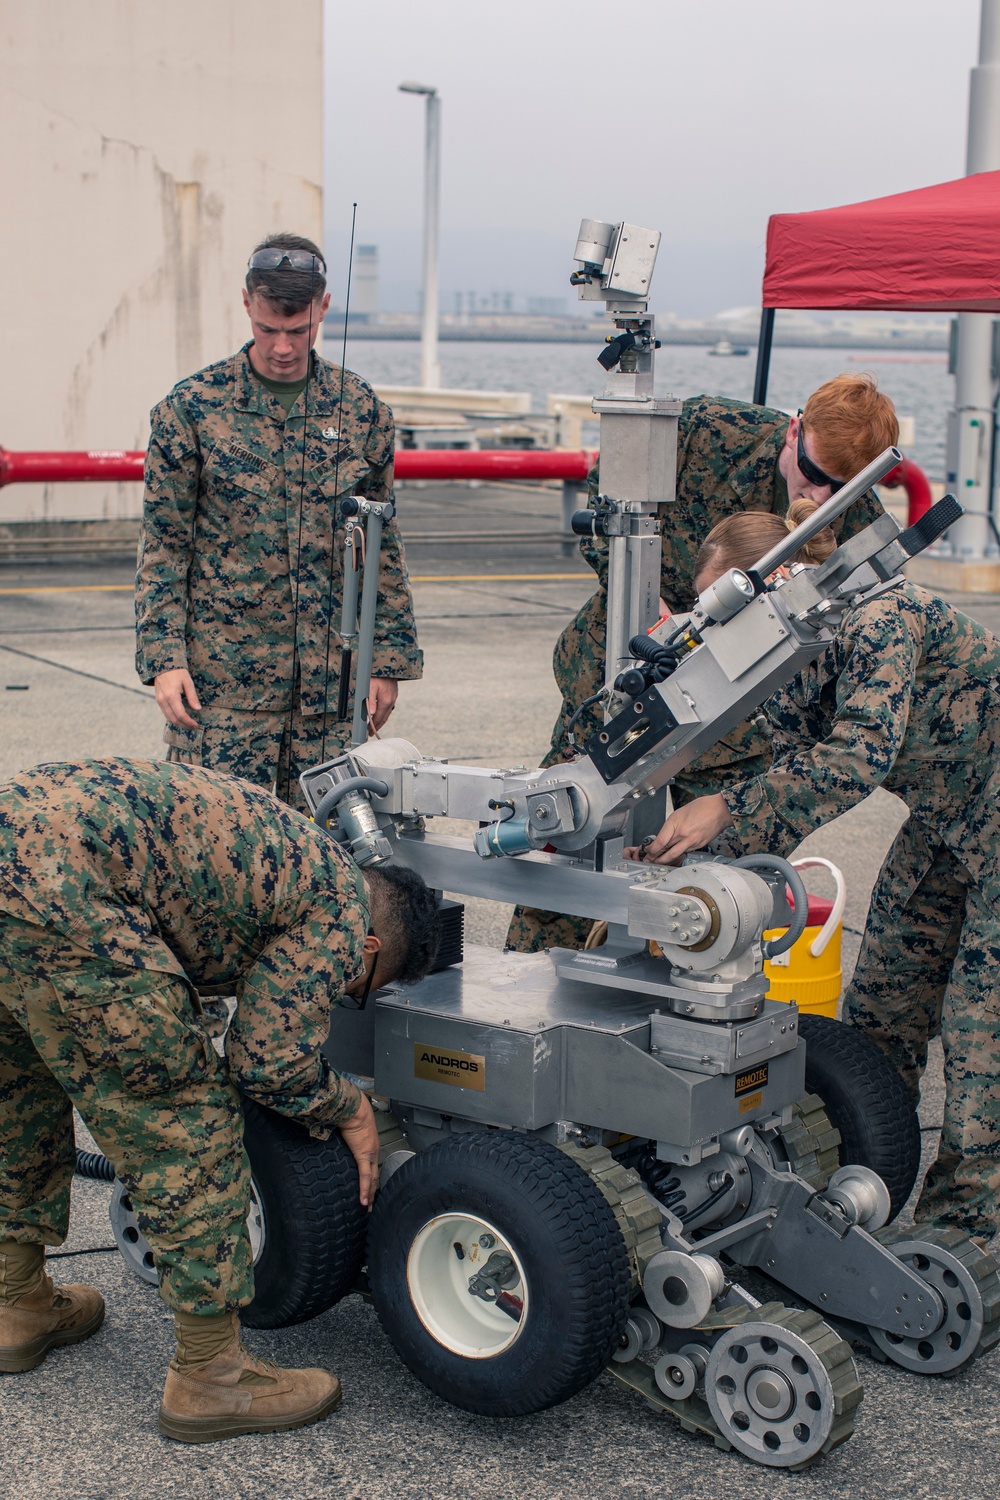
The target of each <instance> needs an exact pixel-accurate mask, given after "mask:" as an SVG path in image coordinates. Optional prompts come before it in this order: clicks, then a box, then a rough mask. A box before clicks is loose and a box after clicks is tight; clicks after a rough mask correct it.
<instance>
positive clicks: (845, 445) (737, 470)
mask: <svg viewBox="0 0 1000 1500" xmlns="http://www.w3.org/2000/svg"><path fill="white" fill-rule="evenodd" d="M898 432H899V426H898V423H897V420H896V413H895V409H894V407H893V404H892V402H891V401H890V400H889V397H888V396H886V395H885V394H884V393H883V392H881V391H880V390H878V387H877V383H876V381H875V378H874V377H873V376H871V375H862V374H845V375H838V376H837V377H836V378H835V379H833V380H829V381H827V382H826V383H825V384H824V385H821V386H820V387H819V389H818V390H815V391H814V392H813V393H812V395H811V396H810V397H809V399H808V401H807V402H806V404H805V407H804V409H803V410H802V411H800V412H799V413H798V414H797V415H795V416H793V417H789V415H788V414H787V412H782V411H775V410H771V409H770V408H768V407H764V406H752V405H750V404H749V403H748V402H746V401H733V400H729V399H727V398H725V397H721V396H693V397H691V398H690V399H689V400H687V401H685V402H684V406H683V409H682V411H681V415H680V419H679V423H678V433H677V491H676V493H677V498H676V501H675V502H674V503H673V504H670V505H663V506H661V507H660V518H661V528H662V529H661V543H662V562H661V571H660V594H661V597H662V600H663V602H664V604H665V606H666V607H667V608H668V609H669V610H671V611H675V610H684V609H687V608H689V607H690V603H691V579H692V578H693V577H694V567H695V559H696V558H697V555H698V549H699V547H700V546H701V544H702V542H703V541H704V540H705V538H706V537H707V536H708V533H709V532H710V531H711V530H712V527H713V526H715V525H717V524H718V522H719V521H722V520H724V519H725V518H726V517H727V516H730V515H737V514H739V513H740V512H742V511H746V510H766V511H773V512H775V513H776V514H778V515H782V516H783V515H785V514H786V513H787V511H788V507H789V505H791V504H792V503H793V501H795V500H799V499H811V500H815V501H817V502H818V503H822V502H823V501H824V500H827V499H829V497H830V495H831V494H833V492H834V490H835V489H839V488H840V487H841V485H842V484H844V483H845V482H846V481H847V480H848V479H852V478H853V477H854V475H855V474H858V473H860V471H861V470H862V469H863V468H864V467H865V465H866V464H868V463H870V462H871V460H872V459H873V458H875V457H876V456H877V455H878V454H879V453H881V452H882V451H883V450H884V449H885V448H887V447H889V446H890V445H892V444H894V443H895V441H896V438H897V436H898ZM589 486H590V491H591V495H592V497H593V496H596V495H597V494H598V493H599V487H600V476H599V469H598V468H596V467H595V469H594V470H593V471H592V472H591V475H590V480H589ZM881 514H882V507H881V505H880V504H879V502H878V500H877V499H876V498H875V496H874V495H873V494H871V493H869V494H868V495H866V496H865V497H864V498H863V499H861V500H859V501H857V502H856V503H855V504H854V505H852V506H851V508H850V510H849V511H848V512H847V514H846V516H844V517H843V518H842V519H841V520H840V521H838V522H837V525H836V528H835V529H836V531H837V534H838V535H839V537H841V538H844V537H848V536H853V535H854V533H855V532H858V531H861V530H863V529H864V527H865V526H868V525H870V524H871V522H872V521H874V520H875V519H876V517H877V516H880V515H881ZM580 551H581V553H582V554H583V556H584V558H585V560H586V562H587V563H588V564H589V566H590V567H592V568H593V569H594V571H595V573H596V574H597V578H598V588H597V591H596V593H594V594H593V595H592V597H591V598H590V599H588V601H587V603H586V604H585V605H584V606H583V608H582V609H581V610H580V611H579V612H578V613H577V615H576V616H575V617H574V619H572V620H571V621H570V623H569V624H568V625H567V626H566V629H565V630H564V631H563V633H562V635H561V636H560V637H559V640H558V642H557V643H556V648H555V653H554V655H553V660H552V666H553V671H554V673H555V678H556V682H557V683H558V684H559V688H560V691H561V692H562V695H563V704H562V708H561V710H560V713H559V717H558V719H557V720H556V723H555V727H554V729H553V731H552V743H551V747H550V749H549V752H548V754H547V756H546V757H545V760H544V761H543V762H542V764H543V765H546V766H548V765H556V764H557V763H558V762H559V761H561V760H567V759H569V758H570V757H571V756H573V755H574V754H576V753H577V749H578V747H579V746H581V745H583V744H584V743H585V742H586V740H587V739H588V738H589V737H590V735H591V734H593V733H594V732H595V731H596V730H597V729H599V728H600V725H601V722H602V714H601V710H600V708H599V707H598V706H597V705H596V704H594V705H591V706H590V707H589V708H586V709H584V711H583V713H581V714H580V716H579V718H578V719H577V721H576V724H575V726H574V727H573V731H572V735H571V729H570V725H571V720H572V719H573V717H574V715H575V714H576V711H577V709H578V708H579V706H580V705H581V704H583V703H585V702H586V700H587V699H588V698H590V697H591V696H592V695H593V694H595V693H596V692H597V691H598V690H599V688H600V687H601V686H602V684H603V682H604V644H605V635H606V631H607V594H606V589H607V575H608V544H607V541H606V540H605V539H603V538H601V537H585V538H584V540H583V541H582V542H581V543H580ZM769 759H770V750H769V745H768V741H767V739H766V737H765V735H764V733H763V731H762V730H761V728H760V726H759V723H758V721H757V720H756V719H753V720H748V721H746V722H745V723H743V724H741V725H740V726H739V727H738V728H737V729H735V730H733V731H732V732H731V733H730V734H728V735H726V737H725V738H724V739H723V740H721V741H720V742H719V743H718V744H717V745H715V746H713V748H712V749H711V750H710V751H708V752H707V753H706V754H705V755H702V756H700V757H699V759H698V760H696V761H694V762H692V764H691V765H690V766H688V767H686V768H685V770H684V771H683V772H682V773H681V774H680V775H679V776H678V777H677V780H676V784H675V787H674V788H673V789H672V790H673V792H674V795H675V798H676V800H678V801H684V800H686V799H687V798H688V797H695V796H699V795H701V794H703V793H706V792H711V791H716V790H718V788H719V787H720V786H721V785H724V784H725V783H726V782H727V781H728V780H733V779H735V778H738V779H743V778H744V777H746V776H750V775H759V774H761V773H763V772H764V771H766V769H767V766H768V763H769ZM591 925H592V924H591V923H590V922H589V921H588V920H586V919H584V918H581V917H566V916H557V915H556V914H555V913H552V912H543V911H538V910H535V909H534V908H528V907H517V908H516V909H515V912H514V917H513V920H512V922H511V925H510V929H509V931H508V934H507V945H508V947H511V948H516V949H519V950H520V951H521V952H529V953H530V952H538V951H540V950H541V949H543V948H550V947H554V946H558V947H563V948H580V947H582V946H583V944H584V942H585V941H586V938H587V936H588V934H589V932H590V928H591Z"/></svg>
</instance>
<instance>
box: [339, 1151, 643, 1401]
mask: <svg viewBox="0 0 1000 1500" xmlns="http://www.w3.org/2000/svg"><path fill="white" fill-rule="evenodd" d="M368 1274H369V1279H370V1282H371V1289H372V1298H373V1300H374V1302H375V1307H376V1309H377V1311H378V1315H379V1319H380V1321H381V1323H382V1326H383V1328H384V1329H385V1331H386V1333H387V1334H388V1336H389V1339H390V1340H391V1342H392V1343H393V1345H394V1347H395V1349H396V1351H397V1353H398V1354H399V1355H400V1357H401V1358H402V1359H403V1361H404V1362H405V1363H406V1364H407V1365H408V1366H409V1368H410V1369H411V1370H412V1371H413V1373H414V1374H415V1375H416V1376H417V1377H418V1378H419V1379H420V1380H421V1381H423V1383H424V1384H425V1385H426V1386H428V1388H429V1389H430V1390H432V1391H434V1392H435V1394H437V1395H438V1396H441V1397H442V1398H443V1399H444V1400H446V1401H448V1402H450V1403H451V1404H452V1405H454V1406H460V1407H463V1408H464V1409H465V1410H467V1411H474V1412H479V1413H482V1414H485V1415H489V1416H496V1417H509V1416H522V1415H525V1414H527V1413H529V1412H535V1411H541V1410H542V1409H544V1408H545V1407H549V1406H554V1405H556V1404H557V1403H558V1402H560V1401H565V1400H567V1399H568V1398H569V1397H570V1396H572V1395H574V1394H575V1393H576V1392H577V1391H579V1390H582V1389H583V1387H584V1386H586V1385H588V1384H589V1383H590V1382H591V1381H592V1380H593V1379H595V1378H596V1376H597V1375H599V1374H600V1372H601V1371H602V1370H603V1369H604V1367H605V1366H606V1365H607V1364H608V1362H609V1361H610V1360H611V1358H612V1356H613V1355H614V1352H615V1349H616V1348H617V1346H618V1341H619V1339H620V1338H621V1336H622V1334H623V1332H624V1329H625V1325H626V1322H627V1319H628V1312H629V1284H630V1283H629V1263H628V1253H627V1250H626V1247H625V1241H624V1238H623V1236H622V1233H621V1229H620V1228H619V1225H618V1222H617V1220H616V1219H615V1215H614V1213H613V1211H612V1209H611V1207H610V1206H609V1204H608V1202H607V1200H606V1199H605V1197H604V1196H603V1194H602V1193H601V1191H600V1189H599V1188H598V1187H597V1186H596V1185H595V1184H594V1182H593V1181H592V1180H591V1179H590V1178H589V1177H588V1176H587V1174H586V1173H585V1172H584V1171H582V1170H581V1168H580V1167H578V1166H577V1165H576V1164H575V1163H574V1162H573V1161H571V1160H570V1159H569V1158H568V1157H567V1156H566V1155H565V1153H564V1152H561V1151H559V1150H557V1149H556V1148H555V1147H554V1146H550V1145H548V1144H547V1143H546V1142H544V1141H539V1140H536V1139H534V1138H532V1137H529V1136H525V1135H520V1134H515V1133H513V1132H508V1131H503V1132H500V1131H488V1132H481V1133H480V1132H476V1133H473V1134H464V1133H463V1134H456V1135H453V1136H450V1137H449V1138H448V1139H447V1140H444V1141H441V1142H439V1143H436V1144H435V1145H433V1146H430V1147H428V1149H427V1150H425V1151H421V1152H419V1153H418V1154H417V1155H416V1156H415V1157H412V1158H411V1159H410V1160H409V1161H406V1162H404V1163H403V1164H402V1165H401V1166H400V1167H399V1169H398V1171H396V1173H395V1174H394V1175H393V1176H392V1177H391V1178H390V1180H389V1182H388V1183H387V1184H386V1186H385V1188H384V1189H383V1191H382V1192H380V1193H379V1195H378V1198H377V1199H376V1201H375V1208H374V1210H373V1212H372V1218H371V1226H370V1231H369V1258H368Z"/></svg>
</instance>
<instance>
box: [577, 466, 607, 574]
mask: <svg viewBox="0 0 1000 1500" xmlns="http://www.w3.org/2000/svg"><path fill="white" fill-rule="evenodd" d="M600 493H601V461H600V459H598V461H597V463H596V464H594V466H593V468H592V469H591V470H590V473H589V474H588V475H587V505H588V507H589V508H590V509H591V510H594V509H595V505H594V502H595V500H596V499H597V497H598V495H599V494H600ZM580 556H581V557H582V558H583V560H584V562H585V563H586V564H587V567H588V568H593V570H594V572H595V573H596V574H597V577H598V579H599V581H600V585H601V588H602V589H607V586H608V544H607V540H606V539H605V538H604V537H602V536H585V537H583V538H582V539H581V541H580Z"/></svg>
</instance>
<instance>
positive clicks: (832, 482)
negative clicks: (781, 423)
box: [795, 412, 845, 495]
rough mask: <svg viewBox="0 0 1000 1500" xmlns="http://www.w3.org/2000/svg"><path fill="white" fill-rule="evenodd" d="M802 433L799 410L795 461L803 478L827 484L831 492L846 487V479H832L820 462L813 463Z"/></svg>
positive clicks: (811, 481)
mask: <svg viewBox="0 0 1000 1500" xmlns="http://www.w3.org/2000/svg"><path fill="white" fill-rule="evenodd" d="M802 433H803V429H802V413H801V412H799V447H798V455H797V457H796V460H795V461H796V463H797V464H798V466H799V469H800V471H801V474H802V477H803V479H807V480H808V481H809V483H810V484H817V485H827V486H829V489H830V493H831V494H833V495H835V494H836V493H837V491H838V490H842V489H843V488H844V484H845V481H844V480H843V479H831V478H830V476H829V474H824V473H823V470H822V469H821V468H820V466H819V464H814V463H813V461H812V459H811V458H810V457H809V455H808V453H807V452H806V445H805V439H804V438H803V435H802Z"/></svg>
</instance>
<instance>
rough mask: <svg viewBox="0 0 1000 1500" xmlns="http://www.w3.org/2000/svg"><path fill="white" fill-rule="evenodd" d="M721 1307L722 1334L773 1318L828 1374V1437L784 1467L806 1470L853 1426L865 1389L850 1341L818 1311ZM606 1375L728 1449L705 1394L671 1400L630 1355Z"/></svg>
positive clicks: (771, 1304)
mask: <svg viewBox="0 0 1000 1500" xmlns="http://www.w3.org/2000/svg"><path fill="white" fill-rule="evenodd" d="M724 1312H725V1315H726V1316H725V1321H724V1323H722V1322H720V1323H719V1326H718V1328H717V1329H716V1330H714V1331H716V1332H719V1333H721V1332H722V1330H723V1327H724V1326H725V1327H730V1328H732V1327H736V1326H738V1325H739V1324H740V1323H777V1324H779V1325H780V1326H781V1327H782V1328H787V1329H788V1330H789V1331H790V1332H792V1333H797V1334H798V1335H799V1337H800V1338H802V1339H805V1341H806V1343H807V1344H809V1346H810V1347H811V1348H812V1350H813V1352H814V1353H815V1354H816V1355H817V1356H818V1357H819V1359H820V1360H821V1361H822V1364H823V1366H824V1368H825V1369H826V1372H827V1374H828V1375H829V1377H830V1383H831V1385H832V1386H833V1412H834V1418H833V1425H832V1427H831V1428H830V1432H829V1434H828V1436H827V1439H826V1442H825V1443H824V1444H823V1446H822V1448H821V1449H820V1450H819V1451H818V1452H817V1453H816V1454H815V1455H814V1456H813V1457H812V1458H810V1459H808V1460H807V1461H806V1462H805V1463H801V1464H792V1465H791V1466H790V1467H789V1468H788V1469H787V1470H785V1472H786V1473H789V1474H795V1473H799V1472H801V1471H802V1470H803V1469H809V1468H811V1467H812V1466H813V1464H816V1463H818V1462H819V1460H820V1459H821V1458H822V1457H823V1456H824V1454H826V1453H831V1452H832V1451H833V1449H834V1448H839V1447H840V1445H841V1443H846V1442H847V1439H848V1438H849V1437H850V1436H851V1434H852V1433H853V1431H854V1413H855V1411H856V1410H857V1408H858V1406H859V1405H860V1403H861V1400H862V1398H863V1396H864V1388H863V1386H862V1385H861V1383H860V1381H859V1380H858V1377H857V1372H856V1370H855V1368H854V1360H853V1357H852V1355H851V1349H850V1346H849V1345H848V1344H847V1343H845V1342H844V1340H843V1339H842V1338H841V1337H840V1335H839V1334H838V1333H835V1332H834V1330H833V1329H832V1328H831V1327H830V1326H829V1324H827V1323H825V1322H824V1321H823V1319H822V1318H821V1317H820V1316H819V1314H818V1313H815V1312H813V1311H811V1310H808V1311H799V1310H798V1309H795V1308H790V1307H785V1306H784V1305H783V1304H782V1303H780V1302H767V1303H765V1304H764V1306H763V1307H750V1306H749V1305H747V1304H743V1305H742V1306H739V1307H734V1308H726V1309H725V1310H724ZM720 1317H721V1315H720ZM706 1331H707V1330H705V1329H700V1330H699V1329H697V1328H692V1329H691V1330H690V1333H691V1338H692V1340H694V1339H696V1338H697V1337H698V1334H699V1332H701V1333H702V1334H703V1335H704V1334H705V1332H706ZM608 1374H609V1375H613V1376H614V1377H615V1379H616V1380H620V1381H621V1383H622V1384H623V1385H625V1386H628V1387H629V1389H631V1390H634V1391H637V1392H638V1393H639V1394H640V1395H641V1396H643V1397H644V1399H645V1400H646V1402H647V1404H648V1405H649V1406H650V1407H652V1408H654V1409H655V1410H657V1411H660V1412H663V1413H664V1414H666V1415H670V1416H672V1417H675V1418H676V1419H677V1421H679V1422H680V1424H681V1427H682V1428H683V1429H684V1431H685V1432H701V1433H704V1434H705V1435H706V1436H707V1437H710V1438H711V1439H712V1441H713V1442H714V1443H715V1446H716V1447H717V1448H722V1449H724V1450H726V1451H727V1452H728V1451H731V1449H732V1446H733V1445H732V1443H730V1442H729V1440H728V1438H727V1437H726V1436H725V1435H724V1433H722V1432H721V1431H720V1429H719V1426H718V1423H717V1422H716V1420H715V1418H714V1417H713V1415H712V1411H711V1408H710V1407H709V1405H708V1402H707V1401H706V1400H705V1399H704V1396H700V1395H698V1394H695V1395H693V1396H688V1397H687V1398H686V1399H685V1400H684V1401H671V1400H669V1399H668V1398H667V1397H666V1396H664V1395H663V1393H662V1392H661V1390H660V1388H659V1386H658V1385H657V1384H656V1381H655V1379H654V1377H653V1371H652V1369H651V1368H650V1366H649V1365H648V1364H645V1363H644V1362H643V1361H642V1360H639V1359H633V1360H630V1361H629V1362H628V1363H627V1364H611V1365H610V1366H609V1367H608Z"/></svg>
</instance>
